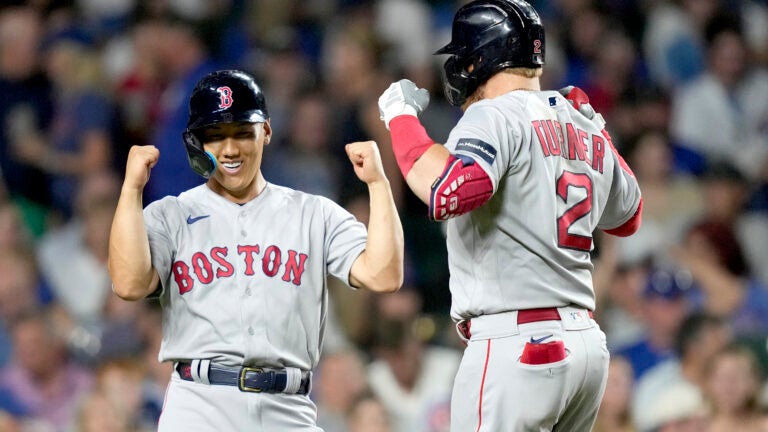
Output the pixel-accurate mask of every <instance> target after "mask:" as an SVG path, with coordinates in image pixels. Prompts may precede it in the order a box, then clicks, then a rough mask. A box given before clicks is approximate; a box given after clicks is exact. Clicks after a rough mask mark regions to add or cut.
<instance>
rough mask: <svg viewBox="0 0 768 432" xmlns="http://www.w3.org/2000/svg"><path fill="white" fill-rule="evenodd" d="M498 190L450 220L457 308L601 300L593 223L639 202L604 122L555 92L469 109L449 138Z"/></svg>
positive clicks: (591, 304)
mask: <svg viewBox="0 0 768 432" xmlns="http://www.w3.org/2000/svg"><path fill="white" fill-rule="evenodd" d="M446 147H447V148H448V149H449V150H450V151H451V152H452V153H454V154H456V155H458V156H460V157H469V158H472V160H474V161H475V162H476V163H478V164H480V166H481V167H482V168H483V170H484V171H486V172H487V173H488V175H489V177H490V179H491V181H492V183H493V191H494V195H493V196H492V198H491V199H490V200H489V201H488V202H487V203H486V204H485V205H483V206H481V207H479V208H477V209H475V210H474V211H472V212H470V213H468V214H464V215H461V216H459V217H456V218H454V219H451V220H449V221H448V222H447V237H448V239H447V245H448V256H449V267H450V273H451V278H450V288H451V294H452V296H453V305H452V310H451V315H452V316H453V317H454V318H455V319H457V320H458V319H463V318H469V317H473V316H480V315H485V314H494V313H499V312H504V311H510V310H519V309H531V308H541V307H558V306H567V305H578V306H581V307H584V308H586V309H590V310H594V309H595V298H594V291H593V288H592V275H591V271H592V264H591V261H590V256H589V253H590V250H591V249H592V247H593V244H592V233H593V231H594V230H596V229H612V228H616V227H618V226H620V225H622V224H623V223H624V222H626V221H628V220H629V219H630V218H631V217H632V216H633V215H634V214H635V212H636V211H637V209H638V205H639V201H640V189H639V187H638V185H637V182H636V181H635V180H634V178H633V177H632V176H631V174H630V173H629V172H628V171H627V170H625V169H623V168H622V166H621V164H620V163H619V159H618V157H617V155H616V154H615V151H614V150H613V149H612V147H611V146H610V145H609V143H608V141H607V140H606V139H605V137H604V136H603V135H602V133H601V131H600V130H599V129H598V127H597V126H596V125H595V124H594V123H593V122H592V121H591V120H589V119H587V118H586V117H584V116H583V115H581V114H580V113H579V112H578V111H576V110H575V109H574V108H573V107H572V106H571V105H570V103H568V101H566V100H565V98H564V97H563V96H561V95H560V94H559V93H558V92H556V91H541V92H531V91H513V92H509V93H507V94H505V95H503V96H500V97H496V98H493V99H489V100H483V101H480V102H477V103H474V104H472V105H471V106H470V107H469V109H467V111H466V113H465V114H464V116H463V117H462V118H461V120H460V121H459V123H458V124H457V125H456V127H455V128H454V129H453V130H452V131H451V134H450V136H449V138H448V142H447V143H446Z"/></svg>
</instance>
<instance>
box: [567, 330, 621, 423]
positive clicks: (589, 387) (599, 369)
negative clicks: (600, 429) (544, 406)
mask: <svg viewBox="0 0 768 432" xmlns="http://www.w3.org/2000/svg"><path fill="white" fill-rule="evenodd" d="M574 333H576V334H578V335H579V336H580V337H581V338H582V343H583V349H584V351H585V352H586V353H587V359H586V360H587V361H586V364H585V368H584V380H583V383H582V387H581V389H580V390H579V391H578V392H577V393H576V394H575V395H574V397H573V400H572V401H571V403H570V404H569V405H568V406H567V408H566V410H565V412H564V413H563V415H562V417H561V418H560V421H558V423H557V426H556V427H555V429H554V431H556V432H569V431H590V430H592V426H593V425H594V423H595V420H596V419H597V411H598V408H600V402H601V401H602V400H603V394H605V385H606V383H607V381H608V363H609V361H610V354H609V352H608V346H607V344H606V338H605V333H603V331H602V330H601V329H600V327H598V326H597V325H596V326H595V327H594V328H592V329H588V330H583V331H578V332H574Z"/></svg>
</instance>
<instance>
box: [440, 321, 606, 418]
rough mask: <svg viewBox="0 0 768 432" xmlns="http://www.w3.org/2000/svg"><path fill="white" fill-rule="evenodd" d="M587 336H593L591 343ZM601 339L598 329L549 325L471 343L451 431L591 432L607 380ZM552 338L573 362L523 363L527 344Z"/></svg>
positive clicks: (455, 395)
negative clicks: (564, 327) (570, 328)
mask: <svg viewBox="0 0 768 432" xmlns="http://www.w3.org/2000/svg"><path fill="white" fill-rule="evenodd" d="M585 334H591V335H592V336H590V337H588V338H587V339H588V340H585V337H586V336H585ZM600 334H602V332H601V331H600V330H599V329H597V328H596V327H595V328H590V329H586V330H577V331H573V330H569V331H566V330H564V329H563V326H562V324H561V323H560V322H558V321H547V322H539V323H530V324H525V325H521V326H520V332H519V334H516V335H511V336H507V337H502V338H494V339H485V340H472V341H470V343H469V345H468V347H467V349H466V350H465V353H464V358H463V359H462V363H461V366H460V367H459V371H458V373H457V375H456V380H455V382H454V392H453V397H452V401H451V431H452V432H466V431H474V432H490V431H510V432H529V431H535V432H539V431H553V430H561V431H582V430H584V431H588V430H589V429H590V427H591V424H592V423H593V422H594V417H595V415H596V413H597V408H596V407H597V406H599V403H600V397H601V396H602V390H603V388H604V386H605V377H607V349H606V350H605V352H603V351H602V349H601V346H602V347H604V346H605V344H604V339H603V342H602V344H601V341H600V336H599V335H600ZM548 335H551V336H549V338H548V339H546V340H547V341H553V340H562V341H563V342H564V344H565V346H566V349H567V351H568V355H567V357H566V358H565V359H564V360H561V361H558V362H555V363H549V364H544V365H528V364H523V363H520V361H519V359H520V356H521V354H522V352H523V348H524V346H525V343H526V342H527V341H529V340H530V338H532V337H533V338H536V339H538V338H541V337H543V336H548ZM585 408H586V411H585V412H584V413H583V414H582V413H579V410H580V409H585ZM565 420H567V421H566V422H565V423H563V425H562V426H561V425H560V423H561V422H563V421H565ZM586 424H589V425H590V426H588V427H584V425H586ZM569 425H572V426H573V427H566V426H569Z"/></svg>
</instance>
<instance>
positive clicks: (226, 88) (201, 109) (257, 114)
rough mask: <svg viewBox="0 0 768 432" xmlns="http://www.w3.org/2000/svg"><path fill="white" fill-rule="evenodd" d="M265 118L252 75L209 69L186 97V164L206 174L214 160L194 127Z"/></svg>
mask: <svg viewBox="0 0 768 432" xmlns="http://www.w3.org/2000/svg"><path fill="white" fill-rule="evenodd" d="M268 119H269V114H268V113H267V104H266V101H265V100H264V94H263V93H262V91H261V88H260V87H259V85H258V84H256V80H255V79H254V77H253V76H252V75H250V74H248V73H246V72H243V71H239V70H220V71H216V72H212V73H210V74H208V75H206V76H205V77H203V78H202V79H201V80H200V81H198V83H197V85H196V86H195V88H194V90H192V96H191V97H190V98H189V120H188V121H187V128H186V130H185V131H184V132H183V133H182V137H183V138H184V145H185V147H186V150H187V159H188V160H189V165H190V166H191V167H192V169H193V170H195V172H196V173H198V174H200V175H201V176H203V177H205V178H208V177H210V176H211V175H212V174H213V172H214V170H215V169H216V160H215V158H214V157H213V156H211V155H210V154H208V153H206V152H205V150H204V149H203V143H202V140H201V139H199V137H198V136H197V134H196V131H198V130H200V129H202V128H205V127H207V126H211V125H214V124H218V123H234V122H248V123H263V122H266V121H267V120H268Z"/></svg>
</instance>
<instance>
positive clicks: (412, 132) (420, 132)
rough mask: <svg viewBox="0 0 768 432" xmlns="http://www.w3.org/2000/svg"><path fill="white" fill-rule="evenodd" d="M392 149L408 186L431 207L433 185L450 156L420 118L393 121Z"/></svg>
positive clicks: (402, 116)
mask: <svg viewBox="0 0 768 432" xmlns="http://www.w3.org/2000/svg"><path fill="white" fill-rule="evenodd" d="M390 132H391V135H392V149H393V151H394V153H395V157H396V159H397V164H398V166H399V167H400V171H401V172H402V173H403V176H404V177H405V181H406V183H408V187H410V188H411V190H412V191H413V193H414V194H416V196H417V197H418V198H419V199H420V200H421V201H422V202H424V203H425V204H427V205H429V197H430V192H431V188H432V184H433V183H434V182H435V180H436V179H437V178H438V177H440V175H441V174H442V173H443V170H444V169H445V164H446V163H447V162H448V158H449V156H450V153H449V152H448V150H447V149H446V148H445V147H443V146H442V145H440V144H435V142H434V141H433V140H432V139H431V138H430V137H429V135H427V131H426V130H425V129H424V126H422V125H421V123H420V122H419V119H418V118H416V117H414V116H410V115H401V116H398V117H395V118H394V119H392V121H391V122H390Z"/></svg>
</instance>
